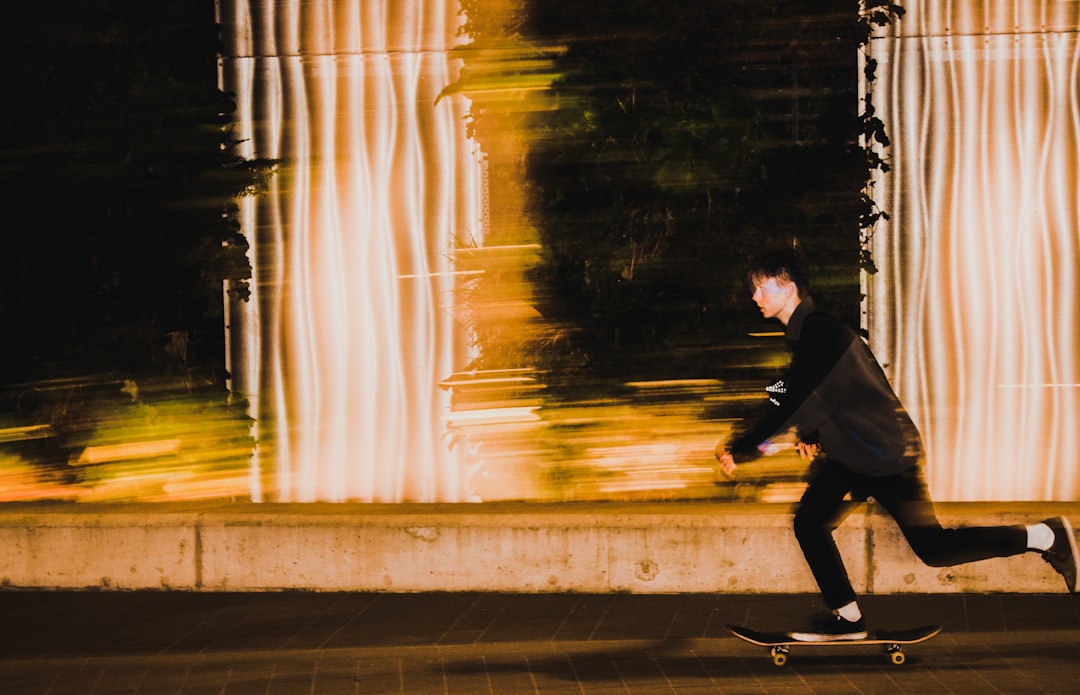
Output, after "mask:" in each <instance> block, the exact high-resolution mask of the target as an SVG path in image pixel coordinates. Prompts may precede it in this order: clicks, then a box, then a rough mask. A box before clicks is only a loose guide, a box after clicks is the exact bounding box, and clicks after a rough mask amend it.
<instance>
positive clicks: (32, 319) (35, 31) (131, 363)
mask: <svg viewBox="0 0 1080 695" xmlns="http://www.w3.org/2000/svg"><path fill="white" fill-rule="evenodd" d="M213 22H214V4H213V2H212V0H199V1H197V2H191V1H186V0H164V1H161V2H143V1H141V0H111V1H104V2H93V3H89V2H83V1H80V0H62V1H60V2H51V3H20V4H18V5H16V6H13V9H9V10H7V11H6V12H5V22H4V24H3V28H2V29H0V37H2V41H0V50H2V51H3V57H2V59H0V85H2V88H3V90H4V92H5V96H6V98H5V101H6V104H7V106H6V107H5V108H4V109H3V110H2V111H0V113H2V116H0V190H2V191H3V195H4V201H5V209H6V219H5V223H4V227H5V234H4V244H5V248H4V253H3V254H2V255H0V258H2V260H0V273H2V275H3V282H2V283H0V321H2V325H3V326H4V335H5V340H4V341H3V348H2V352H0V364H2V369H3V372H2V374H0V382H4V383H11V382H15V381H22V380H29V379H33V378H40V377H43V376H54V375H57V374H65V373H86V372H90V371H104V372H113V373H116V372H123V373H126V374H132V375H138V374H161V373H164V372H166V371H168V369H169V368H170V367H174V366H176V364H175V363H176V362H177V357H176V356H175V354H173V355H172V356H170V350H169V349H168V348H169V346H170V335H171V336H173V337H172V339H171V340H172V343H171V344H172V345H173V346H175V344H176V336H178V335H180V336H183V337H184V338H186V339H187V342H186V343H185V344H186V346H187V348H188V349H187V352H186V354H185V355H183V361H184V364H185V366H186V367H187V368H191V367H199V368H201V369H203V370H205V371H206V372H208V373H217V372H220V371H221V370H222V369H223V366H224V355H223V328H222V281H223V280H226V279H229V280H232V281H234V282H235V283H236V285H235V286H236V288H237V291H238V292H239V293H240V294H244V293H246V286H245V283H246V279H247V277H248V276H249V275H250V268H249V266H248V262H247V257H246V242H245V241H244V238H243V237H242V236H241V235H240V234H239V233H238V228H237V223H236V219H235V215H234V212H235V211H234V210H232V209H231V208H230V206H231V205H232V204H233V201H234V199H235V197H236V196H237V195H238V194H240V193H241V192H243V191H245V190H248V189H250V188H251V187H252V186H254V185H255V184H256V183H257V181H258V176H259V175H260V172H263V171H265V170H266V168H265V166H264V165H263V164H262V163H258V162H242V161H240V159H239V158H238V156H237V154H236V151H235V147H234V145H235V143H234V142H233V141H232V139H231V136H230V134H229V125H230V122H231V118H232V111H233V108H234V105H233V103H232V101H231V100H230V98H229V97H228V95H226V94H224V93H222V92H221V91H220V90H219V89H218V88H217V68H216V57H217V54H218V34H217V29H216V27H215V25H214V23H213ZM173 352H175V351H173Z"/></svg>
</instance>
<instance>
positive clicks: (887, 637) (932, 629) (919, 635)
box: [728, 625, 941, 666]
mask: <svg viewBox="0 0 1080 695" xmlns="http://www.w3.org/2000/svg"><path fill="white" fill-rule="evenodd" d="M728 629H729V630H731V634H733V635H735V636H736V637H738V638H739V639H741V640H744V641H746V642H749V643H750V644H756V645H758V646H761V647H768V648H769V653H770V654H771V655H772V661H773V663H774V664H776V665H777V666H783V665H784V664H786V663H787V659H788V652H789V651H791V647H793V646H799V647H840V646H859V645H868V644H874V645H879V646H882V647H884V648H885V654H886V656H888V658H889V661H890V662H892V663H893V664H895V665H896V666H899V665H901V664H903V663H904V661H906V660H907V657H906V656H905V655H904V646H905V645H908V644H918V643H919V642H925V641H926V640H928V639H930V638H931V637H933V636H934V635H936V634H937V633H939V632H941V626H940V625H925V626H923V627H916V628H912V629H910V630H878V631H875V632H871V633H870V634H869V636H867V637H864V638H863V639H857V640H828V641H825V642H802V641H799V640H793V639H791V637H790V636H789V635H787V634H785V633H783V632H758V631H757V630H751V629H750V628H747V627H742V626H740V625H728Z"/></svg>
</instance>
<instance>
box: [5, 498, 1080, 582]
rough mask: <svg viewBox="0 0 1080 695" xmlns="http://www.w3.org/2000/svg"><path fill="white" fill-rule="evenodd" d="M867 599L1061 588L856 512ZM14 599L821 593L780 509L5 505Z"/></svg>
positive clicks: (1050, 510)
mask: <svg viewBox="0 0 1080 695" xmlns="http://www.w3.org/2000/svg"><path fill="white" fill-rule="evenodd" d="M937 509H938V514H939V516H940V518H941V520H942V523H943V524H944V525H946V526H957V525H961V524H963V525H969V526H970V525H979V524H1015V523H1028V522H1031V521H1038V520H1041V519H1043V518H1045V517H1047V516H1052V515H1055V514H1060V513H1065V514H1067V515H1068V516H1069V517H1070V518H1071V519H1075V520H1077V521H1080V503H1076V502H1069V503H1053V504H1050V503H1009V504H985V503H977V504H972V503H957V504H939V505H937ZM837 541H838V543H839V546H840V550H841V553H842V554H843V556H844V559H845V562H846V564H847V567H848V571H849V573H850V575H851V577H852V579H853V582H854V584H855V587H856V589H857V590H858V591H860V592H863V593H897V592H919V593H935V592H1021V593H1033V592H1037V593H1041V592H1060V591H1062V590H1063V589H1064V582H1063V581H1062V580H1061V578H1060V577H1059V576H1058V575H1057V574H1055V573H1054V572H1053V570H1051V569H1050V567H1049V565H1047V564H1046V563H1045V562H1044V561H1043V560H1042V559H1041V558H1040V557H1039V556H1038V555H1036V554H1032V553H1029V554H1026V555H1022V556H1017V557H1012V558H1004V559H995V560H986V561H981V562H976V563H971V564H968V565H963V566H959V567H953V568H945V569H941V568H931V567H927V566H925V565H923V564H922V563H921V562H919V560H918V559H917V558H915V556H914V555H913V554H912V552H911V550H910V549H909V548H908V546H907V544H906V543H905V542H904V540H903V538H902V537H901V536H900V534H899V532H898V530H897V529H896V527H895V525H894V524H893V523H892V521H891V520H890V519H889V518H888V517H886V516H883V515H881V514H880V513H878V512H876V511H874V510H873V509H872V508H868V507H867V506H866V505H864V506H861V507H857V508H856V509H855V511H854V512H853V513H852V514H851V515H850V516H849V517H848V518H847V520H846V521H845V522H844V524H843V525H842V526H841V527H840V529H839V530H838V531H837ZM0 583H2V585H3V587H6V588H12V589H13V588H41V589H90V588H95V589H110V590H131V589H171V590H185V591H274V590H286V589H299V590H323V591H330V590H334V591H338V590H348V591H397V592H414V591H507V592H559V591H575V592H612V591H619V592H634V593H668V592H726V593H750V592H758V593H760V592H765V593H791V592H813V591H815V590H816V589H815V586H814V584H813V580H812V578H811V577H810V574H809V572H808V571H807V569H806V567H805V564H804V561H803V559H802V555H801V554H800V552H799V549H798V547H797V545H796V543H795V540H794V537H793V535H792V531H791V511H790V509H789V508H788V507H786V506H780V505H736V504H710V503H702V502H693V503H663V504H649V503H632V504H622V503H597V504H558V505H553V504H492V505H330V504H319V505H300V504H292V505H281V504H259V505H253V504H218V505H214V504H188V505H158V504H131V505H77V504H57V505H42V504H33V505H21V504H8V505H3V506H0Z"/></svg>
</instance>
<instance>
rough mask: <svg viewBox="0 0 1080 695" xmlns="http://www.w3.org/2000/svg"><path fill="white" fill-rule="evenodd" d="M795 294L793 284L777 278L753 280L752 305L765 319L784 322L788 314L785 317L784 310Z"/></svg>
mask: <svg viewBox="0 0 1080 695" xmlns="http://www.w3.org/2000/svg"><path fill="white" fill-rule="evenodd" d="M797 294H798V293H797V292H796V290H795V285H794V283H791V282H786V281H784V280H780V279H778V278H755V279H754V296H753V300H754V304H757V305H758V309H761V315H762V316H764V317H765V318H767V319H777V318H778V319H780V320H782V321H786V317H787V316H789V315H790V313H787V314H786V315H785V310H786V309H787V308H788V306H789V303H790V302H791V300H792V298H793V297H794V296H796V295H797Z"/></svg>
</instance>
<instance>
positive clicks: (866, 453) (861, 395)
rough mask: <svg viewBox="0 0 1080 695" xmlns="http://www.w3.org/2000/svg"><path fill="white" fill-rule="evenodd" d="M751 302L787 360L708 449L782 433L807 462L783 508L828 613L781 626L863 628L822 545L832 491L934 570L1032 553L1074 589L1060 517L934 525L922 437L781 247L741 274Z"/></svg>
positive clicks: (759, 446) (749, 453)
mask: <svg viewBox="0 0 1080 695" xmlns="http://www.w3.org/2000/svg"><path fill="white" fill-rule="evenodd" d="M748 278H749V280H750V281H751V283H752V284H753V288H754V292H753V301H754V303H756V304H757V306H758V308H759V309H760V310H761V313H762V315H763V316H764V317H765V318H767V319H776V320H778V321H780V323H782V324H784V326H785V335H786V337H787V340H788V342H789V343H790V345H791V348H792V359H791V364H790V367H789V370H788V372H787V373H786V374H785V375H784V377H783V379H782V380H780V381H778V382H776V383H775V384H772V385H771V386H769V387H768V388H767V389H766V390H767V391H769V393H770V401H771V402H772V404H773V407H772V408H771V409H770V412H768V413H767V414H766V415H764V416H763V417H762V418H761V419H760V420H758V421H757V422H756V423H754V424H753V425H752V426H751V427H749V428H748V429H746V430H744V431H742V432H741V433H738V434H736V435H735V436H733V437H732V438H731V439H730V440H728V441H726V442H721V443H720V444H719V445H718V446H717V447H716V458H717V460H718V461H719V462H720V471H721V472H722V473H723V474H724V475H726V476H728V477H732V476H734V474H735V468H736V464H737V463H743V462H745V461H749V460H753V459H755V458H757V457H758V456H761V455H762V453H764V452H765V451H766V450H767V449H768V448H769V446H770V444H769V438H770V437H772V436H774V435H776V434H777V433H782V432H785V431H787V430H789V429H792V428H794V429H795V430H796V432H797V434H798V436H799V439H800V441H801V442H802V443H801V444H800V447H801V450H803V449H804V448H805V447H807V446H809V447H812V448H814V449H815V450H816V449H817V448H818V447H820V450H821V454H822V456H823V457H824V459H823V460H822V461H820V462H819V464H820V465H819V467H817V469H816V471H815V473H814V475H813V479H812V480H811V481H810V483H809V485H808V486H807V488H806V491H805V493H804V494H803V497H802V500H801V501H800V503H799V506H798V510H797V511H796V513H795V524H794V528H795V536H796V538H797V539H798V542H799V546H800V547H801V548H802V551H803V555H804V557H805V558H806V561H807V564H808V565H809V566H810V570H811V572H812V573H813V575H814V579H815V580H816V581H817V584H818V587H819V588H820V590H821V594H822V598H823V599H824V601H825V605H826V606H827V607H828V608H829V610H828V611H827V612H825V613H823V614H822V615H819V616H816V617H815V618H814V619H813V620H812V621H811V622H810V624H809V625H807V626H806V627H804V628H801V629H798V630H793V631H792V632H790V633H788V634H789V635H790V636H791V637H792V638H793V639H796V640H800V641H826V640H837V639H841V640H844V639H847V640H855V639H863V638H865V637H866V636H867V631H866V624H865V621H864V619H863V615H862V612H861V610H860V609H859V605H858V603H857V601H856V596H855V591H854V590H853V589H852V586H851V582H850V580H849V579H848V575H847V571H846V570H845V568H844V564H843V561H842V560H841V558H840V554H839V552H838V551H837V547H836V543H835V542H834V541H833V537H832V532H833V530H834V529H835V528H836V527H837V526H838V525H839V524H840V522H841V521H842V520H843V509H844V498H845V496H846V495H847V494H848V493H851V494H852V498H853V499H866V498H867V497H873V498H874V500H876V501H877V503H878V504H880V505H881V506H882V507H883V508H884V509H885V511H886V512H888V513H889V515H890V516H892V518H893V519H894V520H895V521H896V523H897V525H898V526H899V527H900V530H901V531H902V532H903V534H904V537H905V538H906V539H907V541H908V543H909V544H910V546H911V548H912V550H913V551H915V554H916V555H918V557H919V559H921V560H922V561H923V562H925V563H926V564H928V565H931V566H933V567H944V566H951V565H957V564H962V563H966V562H973V561H976V560H983V559H987V558H992V557H1007V556H1010V555H1019V554H1021V553H1024V552H1028V551H1031V552H1038V553H1041V554H1042V557H1043V558H1044V559H1045V560H1046V561H1047V562H1049V563H1050V565H1051V566H1052V567H1053V568H1054V569H1055V570H1057V572H1059V573H1060V574H1061V576H1062V577H1064V578H1065V584H1066V586H1067V587H1068V590H1069V591H1070V592H1075V591H1076V590H1077V564H1078V563H1080V553H1078V551H1077V543H1076V538H1075V535H1074V533H1073V530H1072V527H1071V526H1070V524H1069V521H1068V519H1066V518H1065V517H1063V516H1062V517H1056V518H1052V519H1047V520H1046V521H1043V522H1042V523H1038V524H1033V525H1030V526H992V527H978V528H976V527H970V528H942V526H941V524H940V523H938V520H937V517H936V516H935V514H934V509H933V503H932V502H931V499H930V495H929V491H928V489H927V485H926V480H925V478H924V476H923V468H922V463H923V451H922V441H921V438H920V436H919V432H918V430H917V429H916V427H915V425H914V423H913V422H912V420H911V418H910V417H909V416H908V414H907V412H906V411H905V410H904V408H903V406H902V405H901V403H900V401H899V399H898V398H897V397H896V394H895V393H894V392H893V390H892V387H891V386H890V384H889V381H888V379H887V378H886V376H885V373H884V372H883V371H882V370H881V367H880V366H879V365H878V363H877V360H876V359H875V358H874V355H873V354H872V353H871V352H870V349H869V347H867V345H866V343H865V342H863V340H862V339H861V338H860V337H859V336H858V334H857V333H856V332H855V331H854V330H853V329H851V328H849V327H847V326H845V325H843V324H842V323H840V321H838V320H837V319H836V318H834V317H833V316H831V315H829V314H827V313H825V312H823V311H819V310H817V309H816V308H815V307H814V302H813V300H812V299H811V298H810V294H809V288H808V284H807V281H806V279H805V278H804V276H803V275H802V273H801V272H800V270H799V266H798V264H797V262H796V260H795V257H794V255H793V254H787V253H784V254H778V255H773V256H770V257H766V258H763V259H761V260H760V261H759V262H757V263H756V264H754V265H753V266H752V267H751V268H750V269H749V271H748Z"/></svg>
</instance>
